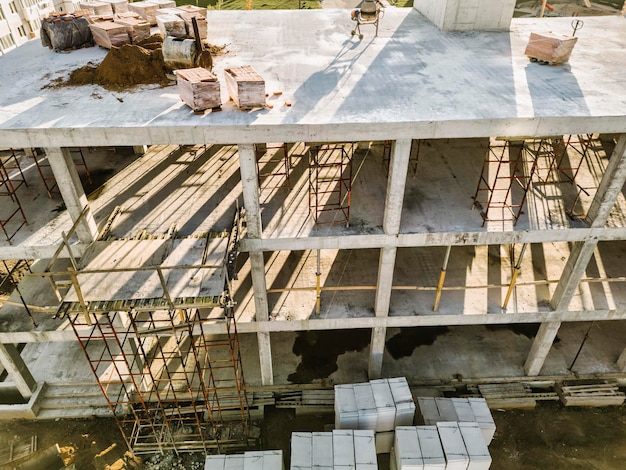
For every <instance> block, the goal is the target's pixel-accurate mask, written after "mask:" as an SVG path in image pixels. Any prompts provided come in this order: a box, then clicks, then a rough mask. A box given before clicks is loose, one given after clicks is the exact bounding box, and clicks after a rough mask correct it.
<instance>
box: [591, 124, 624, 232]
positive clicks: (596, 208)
mask: <svg viewBox="0 0 626 470" xmlns="http://www.w3.org/2000/svg"><path fill="white" fill-rule="evenodd" d="M625 182H626V134H622V135H621V136H620V138H619V141H618V142H617V145H616V146H615V149H614V150H613V154H612V155H611V158H610V159H609V164H608V165H607V167H606V170H605V171H604V175H602V181H600V186H598V190H597V191H596V194H595V196H594V197H593V201H591V205H590V206H589V210H588V211H587V216H586V217H585V221H586V222H587V223H588V224H589V225H590V226H591V227H603V226H604V225H605V224H606V220H607V218H608V216H609V213H610V212H611V210H612V209H613V207H615V202H616V201H617V197H618V196H619V194H620V193H621V191H622V188H623V187H624V183H625Z"/></svg>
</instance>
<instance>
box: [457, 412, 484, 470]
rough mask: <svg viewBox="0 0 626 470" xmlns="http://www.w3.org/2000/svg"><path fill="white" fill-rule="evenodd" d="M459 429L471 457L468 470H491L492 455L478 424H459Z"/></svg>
mask: <svg viewBox="0 0 626 470" xmlns="http://www.w3.org/2000/svg"><path fill="white" fill-rule="evenodd" d="M459 429H460V431H461V436H463V442H465V448H466V449H467V455H468V456H469V465H468V466H467V470H489V467H490V466H491V455H489V449H488V448H487V444H485V439H484V437H483V433H482V431H481V430H480V427H479V426H478V423H459Z"/></svg>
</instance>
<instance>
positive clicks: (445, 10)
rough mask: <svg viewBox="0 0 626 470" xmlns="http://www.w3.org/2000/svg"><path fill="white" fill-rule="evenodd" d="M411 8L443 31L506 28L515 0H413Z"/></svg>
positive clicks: (511, 17) (509, 24) (498, 29)
mask: <svg viewBox="0 0 626 470" xmlns="http://www.w3.org/2000/svg"><path fill="white" fill-rule="evenodd" d="M413 8H415V9H416V10H417V11H419V12H420V13H421V14H422V15H424V16H425V17H426V18H428V19H429V20H430V21H432V22H433V23H434V24H435V26H437V27H438V28H439V29H441V30H443V31H508V29H509V27H510V26H511V20H512V19H513V12H514V11H515V0H437V1H433V0H415V1H414V2H413Z"/></svg>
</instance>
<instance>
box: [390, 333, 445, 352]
mask: <svg viewBox="0 0 626 470" xmlns="http://www.w3.org/2000/svg"><path fill="white" fill-rule="evenodd" d="M448 331H449V328H448V327H447V326H425V327H420V328H400V333H398V334H397V335H394V336H392V337H391V338H389V340H387V343H386V344H387V351H389V354H391V357H393V358H394V359H400V358H401V357H408V356H410V355H411V354H413V351H414V350H415V348H418V347H420V346H430V345H431V344H433V343H434V342H435V341H436V340H437V338H438V337H439V335H444V334H446V333H448Z"/></svg>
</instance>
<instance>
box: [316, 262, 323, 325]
mask: <svg viewBox="0 0 626 470" xmlns="http://www.w3.org/2000/svg"><path fill="white" fill-rule="evenodd" d="M321 275H322V272H321V269H320V250H317V272H316V273H315V315H319V314H320V307H321V296H322V288H321V279H320V277H321Z"/></svg>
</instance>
